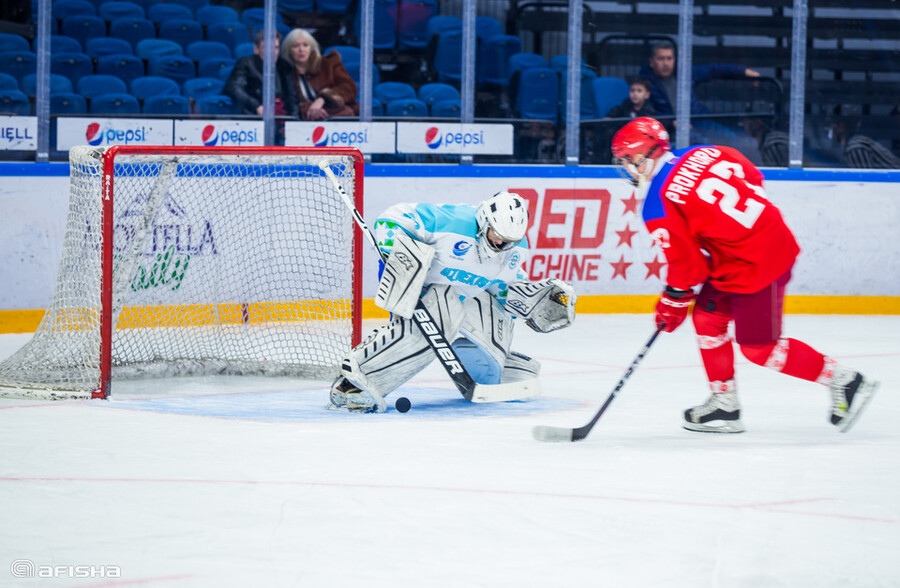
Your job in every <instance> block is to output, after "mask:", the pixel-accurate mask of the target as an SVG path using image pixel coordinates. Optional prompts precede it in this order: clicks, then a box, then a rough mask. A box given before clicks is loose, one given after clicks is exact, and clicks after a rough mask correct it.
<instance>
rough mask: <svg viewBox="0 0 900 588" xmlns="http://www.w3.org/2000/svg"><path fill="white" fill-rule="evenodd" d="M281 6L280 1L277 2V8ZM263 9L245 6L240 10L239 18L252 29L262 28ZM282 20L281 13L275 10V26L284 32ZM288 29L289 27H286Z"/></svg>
mask: <svg viewBox="0 0 900 588" xmlns="http://www.w3.org/2000/svg"><path fill="white" fill-rule="evenodd" d="M280 8H281V3H279V9H280ZM264 18H265V9H264V8H247V9H245V10H244V11H243V12H241V17H240V20H241V22H242V23H244V24H245V25H247V26H248V27H249V28H251V29H253V30H254V31H257V30H262V28H263V26H264V24H265V22H264ZM284 26H285V25H284V21H283V20H282V19H281V15H280V14H278V13H277V12H276V13H275V27H276V28H277V29H278V30H279V31H282V34H284V30H283V29H284ZM288 31H290V29H288Z"/></svg>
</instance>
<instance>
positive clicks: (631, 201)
mask: <svg viewBox="0 0 900 588" xmlns="http://www.w3.org/2000/svg"><path fill="white" fill-rule="evenodd" d="M641 202H642V200H638V199H637V198H635V196H634V192H632V193H631V196H629V197H628V198H623V199H622V203H623V204H625V212H623V213H622V214H628V213H629V212H633V213H634V214H637V212H638V204H640V203H641Z"/></svg>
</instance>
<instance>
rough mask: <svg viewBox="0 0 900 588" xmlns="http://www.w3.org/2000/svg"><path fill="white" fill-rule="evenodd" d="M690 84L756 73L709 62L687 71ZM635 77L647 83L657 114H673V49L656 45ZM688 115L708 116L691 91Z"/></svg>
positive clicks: (757, 75)
mask: <svg viewBox="0 0 900 588" xmlns="http://www.w3.org/2000/svg"><path fill="white" fill-rule="evenodd" d="M691 73H692V76H693V83H694V84H697V83H699V82H705V81H707V80H713V79H721V78H743V77H748V78H758V77H759V72H757V71H755V70H752V69H749V68H746V67H744V66H743V65H733V64H729V63H712V64H709V65H695V66H694V67H693V68H691ZM638 76H640V77H642V78H647V79H648V80H650V84H651V87H652V89H651V91H650V104H652V105H653V109H654V110H655V111H656V114H657V115H661V116H667V115H674V114H675V109H674V108H673V107H672V104H673V103H674V101H675V94H676V88H677V85H678V83H677V80H676V77H675V47H674V46H673V45H672V43H669V42H668V41H663V42H661V43H656V44H655V45H653V48H652V50H651V53H650V60H649V61H648V62H647V63H645V64H644V65H643V67H641V71H640V73H639V74H638ZM691 114H709V109H708V108H706V106H704V105H703V103H702V102H700V99H699V98H697V95H696V94H695V93H694V91H693V89H691Z"/></svg>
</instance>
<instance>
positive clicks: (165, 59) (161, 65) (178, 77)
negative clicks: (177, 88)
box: [147, 55, 197, 84]
mask: <svg viewBox="0 0 900 588" xmlns="http://www.w3.org/2000/svg"><path fill="white" fill-rule="evenodd" d="M147 75H150V76H160V77H163V78H169V79H170V80H175V81H176V82H178V83H179V84H183V83H184V82H186V81H187V80H191V79H193V78H195V77H196V76H197V67H196V66H195V65H194V62H193V61H192V60H191V59H190V58H189V57H185V56H183V55H161V56H159V57H154V58H152V59H150V60H149V61H147Z"/></svg>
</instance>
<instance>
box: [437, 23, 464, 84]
mask: <svg viewBox="0 0 900 588" xmlns="http://www.w3.org/2000/svg"><path fill="white" fill-rule="evenodd" d="M461 55H462V31H461V30H460V31H453V30H451V31H445V32H443V33H441V34H440V35H438V39H437V49H436V50H435V52H434V63H433V64H432V67H433V68H434V70H435V71H436V72H437V75H438V81H439V82H445V83H448V82H456V83H457V84H458V83H460V80H461V78H462V63H461V60H460V56H461Z"/></svg>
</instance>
